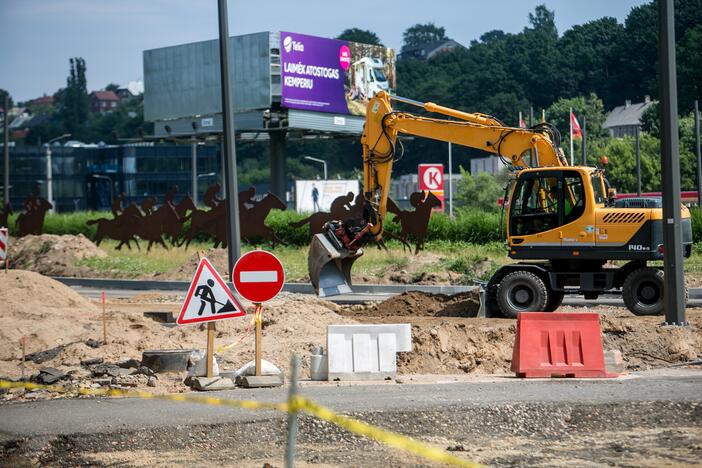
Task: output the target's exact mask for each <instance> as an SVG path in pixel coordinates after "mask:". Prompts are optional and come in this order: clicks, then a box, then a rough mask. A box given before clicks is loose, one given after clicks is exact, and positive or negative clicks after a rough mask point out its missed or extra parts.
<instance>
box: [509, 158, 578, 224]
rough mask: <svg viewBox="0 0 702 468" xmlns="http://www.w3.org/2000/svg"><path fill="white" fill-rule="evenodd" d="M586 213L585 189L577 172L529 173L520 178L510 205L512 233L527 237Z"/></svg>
mask: <svg viewBox="0 0 702 468" xmlns="http://www.w3.org/2000/svg"><path fill="white" fill-rule="evenodd" d="M584 212H585V189H584V187H583V181H582V178H581V177H580V174H579V173H578V172H575V171H558V172H556V171H549V172H548V173H539V172H533V173H527V174H524V175H522V176H521V177H519V179H518V180H517V185H516V187H515V189H514V197H513V198H512V204H511V207H510V234H511V235H513V236H527V235H530V234H538V233H540V232H544V231H548V230H550V229H555V228H557V227H559V226H562V225H564V224H567V223H570V222H572V221H574V220H576V219H578V218H579V217H580V216H582V214H583V213H584Z"/></svg>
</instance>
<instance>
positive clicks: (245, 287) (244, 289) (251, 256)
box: [232, 250, 285, 377]
mask: <svg viewBox="0 0 702 468" xmlns="http://www.w3.org/2000/svg"><path fill="white" fill-rule="evenodd" d="M232 282H233V283H234V288H236V291H237V292H238V293H239V295H240V296H241V297H243V298H244V299H247V300H249V301H251V302H253V303H254V305H255V306H256V316H255V322H256V344H255V350H254V354H255V362H256V376H257V377H258V376H260V375H261V355H262V354H263V350H262V347H263V328H262V323H261V320H262V319H261V316H262V312H263V303H264V302H266V301H270V300H271V299H273V298H274V297H275V296H277V295H278V293H279V292H280V290H281V289H283V283H284V282H285V272H284V271H283V264H282V263H280V260H278V257H276V256H275V255H273V254H272V253H269V252H266V251H264V250H253V251H251V252H248V253H246V254H244V255H242V256H241V258H239V260H237V262H236V265H234V269H233V270H232Z"/></svg>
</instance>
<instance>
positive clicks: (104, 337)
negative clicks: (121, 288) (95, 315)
mask: <svg viewBox="0 0 702 468" xmlns="http://www.w3.org/2000/svg"><path fill="white" fill-rule="evenodd" d="M102 344H103V345H106V344H107V315H106V313H105V291H103V292H102Z"/></svg>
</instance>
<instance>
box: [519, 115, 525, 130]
mask: <svg viewBox="0 0 702 468" xmlns="http://www.w3.org/2000/svg"><path fill="white" fill-rule="evenodd" d="M519 128H527V125H526V122H525V121H524V119H523V118H522V113H521V112H520V113H519Z"/></svg>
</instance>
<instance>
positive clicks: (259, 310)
mask: <svg viewBox="0 0 702 468" xmlns="http://www.w3.org/2000/svg"><path fill="white" fill-rule="evenodd" d="M262 313H263V307H262V306H261V305H260V304H259V305H257V306H256V310H255V311H254V313H253V315H252V316H251V321H250V322H249V324H248V325H247V326H246V328H245V329H244V333H243V334H242V335H241V336H240V337H239V338H237V339H236V340H234V342H232V343H229V344H228V345H222V346H219V347H218V348H217V352H218V353H223V352H224V351H227V350H229V349H232V348H233V347H234V346H236V345H238V344H239V343H241V342H242V341H244V340H245V339H246V338H248V337H249V335H251V332H252V331H253V328H252V327H253V326H254V325H255V324H256V323H257V322H258V323H260V322H261V320H262V317H261V314H262Z"/></svg>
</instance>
